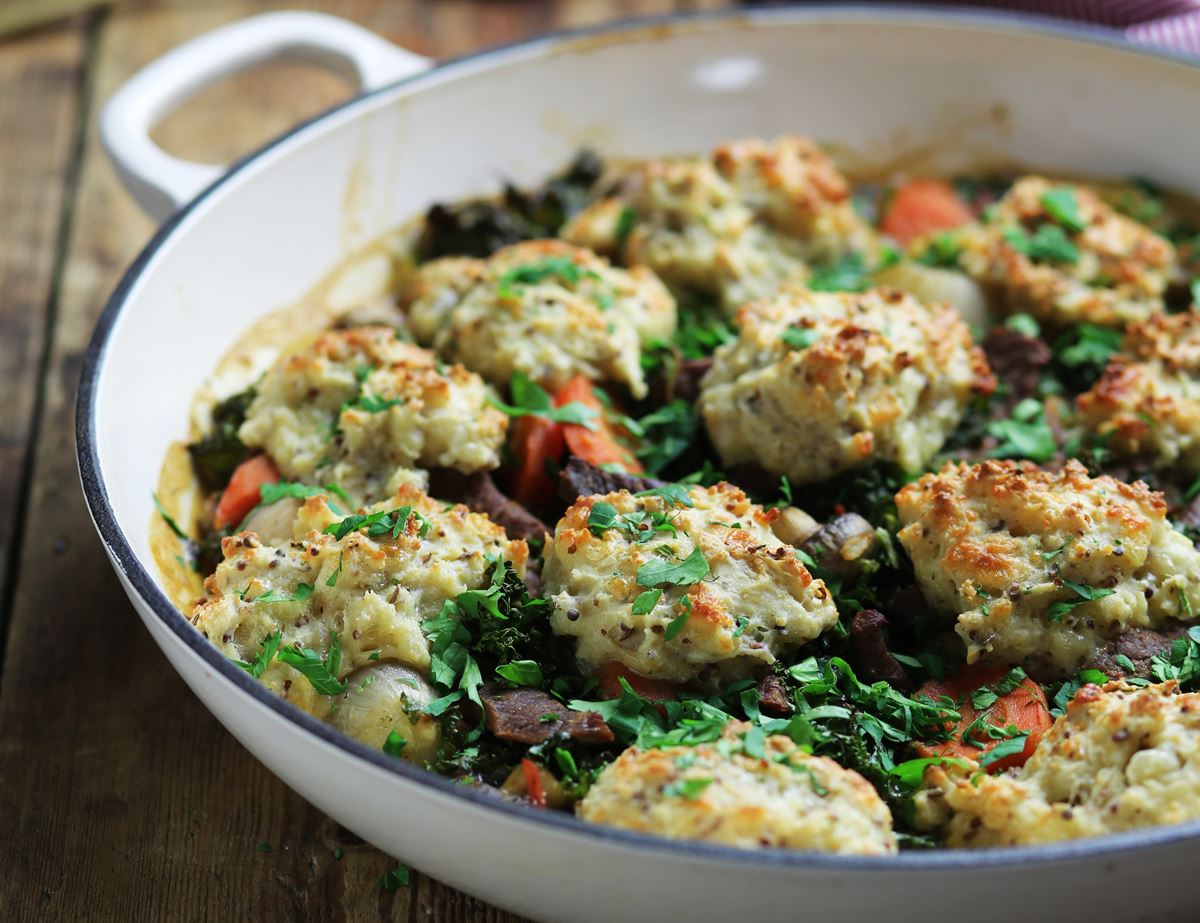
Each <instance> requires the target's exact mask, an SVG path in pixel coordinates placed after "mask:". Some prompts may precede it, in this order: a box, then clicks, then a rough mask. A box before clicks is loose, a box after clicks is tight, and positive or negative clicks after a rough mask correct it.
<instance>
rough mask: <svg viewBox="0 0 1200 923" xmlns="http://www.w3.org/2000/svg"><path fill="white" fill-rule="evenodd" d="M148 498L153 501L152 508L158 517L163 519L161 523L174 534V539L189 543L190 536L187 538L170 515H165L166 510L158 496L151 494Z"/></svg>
mask: <svg viewBox="0 0 1200 923" xmlns="http://www.w3.org/2000/svg"><path fill="white" fill-rule="evenodd" d="M150 496H151V497H152V498H153V499H154V508H155V509H156V510H158V515H159V516H161V517H162V518H163V522H165V523H166V524H167V526H168V527H169V528H170V529H171V531H172V532H174V533H175V537H176V538H179V539H182V540H183V541H185V542H188V541H191V538H190V536H188V534H187V533H186V532H184V531H183V529H181V528H179V523H177V522H176V521H175V520H174V519H173V518H172V517H171V515H170V514H169V513H167V511H166V509H165V508H164V507H163V505H162V501H161V500H159V499H158V494H156V493H151V494H150Z"/></svg>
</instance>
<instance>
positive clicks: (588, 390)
mask: <svg viewBox="0 0 1200 923" xmlns="http://www.w3.org/2000/svg"><path fill="white" fill-rule="evenodd" d="M594 387H595V386H594V385H593V384H592V383H591V382H590V381H589V380H588V379H587V378H586V377H585V376H583V375H576V376H575V377H574V378H572V379H571V380H570V381H568V382H567V383H566V384H565V385H563V386H562V387H561V388H560V389H559V390H558V393H557V394H555V395H554V406H555V407H565V406H566V405H567V404H572V403H578V404H582V405H583V406H585V407H589V408H591V409H592V410H594V411H596V416H594V417H593V418H592V419H591V420H590V421H589V422H590V424H591V427H592V428H589V427H587V426H583V425H580V424H578V423H564V424H563V436H564V437H565V438H566V441H567V449H568V451H570V453H571V454H572V455H574V456H575V457H576V458H582V459H583V460H584V461H585V462H587V463H588V464H591V465H596V466H600V465H620V466H621V467H622V468H624V469H625V470H626V471H628V472H629V473H630V474H641V473H642V471H643V470H645V469H643V468H642V464H641V462H639V461H638V460H637V456H636V455H634V453H633V451H632V450H631V449H629V448H628V447H627V446H625V445H623V444H622V439H625V440H628V438H629V434H628V433H627V432H626V431H625V430H624V429H622V428H620V427H618V426H616V425H615V424H614V423H612V421H610V420H609V419H608V418H607V417H606V416H605V414H604V404H603V402H602V401H601V400H600V398H598V397H596V392H595V391H594V390H593V388H594Z"/></svg>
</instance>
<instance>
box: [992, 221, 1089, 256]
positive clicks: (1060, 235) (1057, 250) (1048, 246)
mask: <svg viewBox="0 0 1200 923" xmlns="http://www.w3.org/2000/svg"><path fill="white" fill-rule="evenodd" d="M1004 240H1005V242H1006V243H1007V244H1008V245H1009V246H1010V247H1012V248H1013V249H1014V250H1016V251H1017V252H1018V253H1020V254H1023V255H1024V256H1027V257H1029V259H1031V260H1032V261H1033V262H1035V263H1071V264H1074V263H1078V262H1079V248H1078V247H1077V246H1075V243H1074V242H1073V241H1072V240H1071V239H1070V238H1069V237H1067V235H1066V234H1065V233H1064V232H1063V229H1062V228H1060V227H1059V226H1058V225H1057V224H1043V225H1042V226H1041V227H1039V228H1038V229H1037V230H1036V231H1034V232H1033V234H1029V233H1027V232H1026V231H1024V230H1022V229H1021V228H1018V227H1012V228H1006V229H1005V230H1004Z"/></svg>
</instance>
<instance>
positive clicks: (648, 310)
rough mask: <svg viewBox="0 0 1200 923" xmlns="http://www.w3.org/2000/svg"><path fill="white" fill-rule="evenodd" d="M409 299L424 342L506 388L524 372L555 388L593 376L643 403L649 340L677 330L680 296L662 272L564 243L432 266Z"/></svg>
mask: <svg viewBox="0 0 1200 923" xmlns="http://www.w3.org/2000/svg"><path fill="white" fill-rule="evenodd" d="M406 299H407V301H408V318H409V324H410V326H411V327H412V329H413V332H414V333H415V334H416V337H417V339H418V340H420V341H421V342H422V343H425V344H427V345H429V346H431V347H433V348H434V349H435V350H437V352H438V353H440V354H441V355H442V356H445V357H446V358H447V359H452V360H454V361H458V362H462V363H464V364H465V365H467V366H468V367H470V368H472V369H474V370H475V371H477V372H479V374H481V375H483V377H484V378H486V379H488V381H490V382H492V383H493V384H495V385H496V386H497V387H505V386H506V385H507V384H508V383H509V379H511V378H512V376H513V373H515V372H522V373H524V374H525V375H527V376H529V378H531V379H532V380H534V381H536V382H537V383H538V384H541V385H543V386H545V387H547V388H550V389H556V388H559V387H561V386H562V385H564V384H566V383H567V382H568V381H570V380H571V379H572V378H574V377H575V376H577V375H585V376H586V377H587V378H589V379H591V380H593V381H609V382H616V383H620V384H623V385H625V386H626V387H628V388H629V390H630V392H631V393H632V394H633V395H634V396H635V397H644V396H645V395H646V393H647V389H646V382H645V377H644V375H643V373H642V367H641V361H640V359H641V352H640V350H641V344H642V341H643V340H646V339H650V338H660V337H669V336H670V335H671V334H672V333H673V332H674V331H675V299H674V298H672V297H671V294H670V293H669V292H668V291H667V289H666V287H665V286H664V285H663V284H662V283H661V282H660V281H659V280H658V279H657V278H656V277H655V276H654V274H653V273H651V272H649V271H648V270H646V269H640V268H634V269H632V270H628V271H627V270H624V269H617V268H615V267H613V266H611V265H609V263H608V261H607V260H605V259H603V258H602V257H599V256H597V255H596V254H594V253H592V252H591V251H589V250H584V249H581V248H579V247H573V246H571V245H569V244H566V243H563V242H562V241H560V240H532V241H526V242H524V243H519V244H514V245H513V246H511V247H505V248H504V249H503V250H499V251H497V252H496V253H495V254H493V255H492V256H491V257H490V258H488V259H487V260H473V259H466V258H462V257H451V258H448V259H445V260H436V261H434V262H432V263H427V264H425V265H424V266H422V267H420V268H419V269H418V270H417V272H416V275H415V277H414V279H413V282H412V285H411V286H410V287H409V289H408V292H407V295H406Z"/></svg>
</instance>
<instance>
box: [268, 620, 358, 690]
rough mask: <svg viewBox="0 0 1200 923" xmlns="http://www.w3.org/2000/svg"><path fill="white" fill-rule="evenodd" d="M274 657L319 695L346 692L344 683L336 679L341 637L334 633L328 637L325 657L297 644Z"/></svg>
mask: <svg viewBox="0 0 1200 923" xmlns="http://www.w3.org/2000/svg"><path fill="white" fill-rule="evenodd" d="M276 656H277V657H278V659H279V661H280V662H281V663H286V664H287V665H288V666H290V667H292V668H294V669H295V670H296V671H298V672H299V673H300V674H302V675H303V676H304V678H305V679H307V680H308V681H309V682H310V683H311V684H312V687H313V688H314V689H315V690H317V692H318V693H320V694H321V695H341V694H342V693H343V692H345V691H346V683H345V681H344V680H340V679H338V677H337V674H338V669H339V668H340V667H341V662H342V637H341V635H340V634H338V633H337V632H336V631H335V632H332V633H331V634H330V636H329V654H328V655H327V656H326V657H322V656H321V655H320V654H318V653H317V652H316V651H314V650H312V649H311V648H307V647H305V648H302V647H300V646H299V645H298V644H294V645H292V646H291V647H285V648H283V650H281V651H280V652H279V653H278V654H277V655H276Z"/></svg>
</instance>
